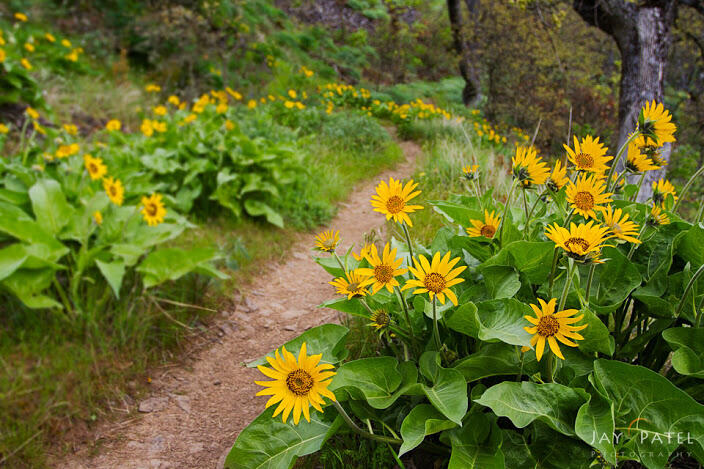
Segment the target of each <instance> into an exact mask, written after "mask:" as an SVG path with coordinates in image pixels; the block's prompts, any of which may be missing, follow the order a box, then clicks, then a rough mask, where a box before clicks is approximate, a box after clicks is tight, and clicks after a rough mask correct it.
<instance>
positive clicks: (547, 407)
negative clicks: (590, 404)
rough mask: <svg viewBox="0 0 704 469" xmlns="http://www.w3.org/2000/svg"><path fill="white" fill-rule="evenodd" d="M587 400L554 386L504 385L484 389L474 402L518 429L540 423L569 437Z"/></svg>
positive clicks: (584, 397) (565, 387) (584, 395)
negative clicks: (579, 411) (507, 419)
mask: <svg viewBox="0 0 704 469" xmlns="http://www.w3.org/2000/svg"><path fill="white" fill-rule="evenodd" d="M586 400H587V397H586V393H585V392H584V391H582V390H576V389H572V388H569V387H567V386H563V385H561V384H557V383H545V384H536V383H532V382H528V381H523V382H521V383H515V382H509V381H504V382H502V383H499V384H497V385H495V386H492V387H490V388H489V389H487V390H486V391H485V392H484V394H482V397H481V398H480V399H477V400H476V402H477V403H479V404H481V405H483V406H486V407H489V408H490V409H491V410H493V411H494V413H495V414H496V415H499V416H501V417H508V418H509V419H510V420H511V422H513V424H514V425H515V426H517V427H518V428H524V427H526V426H527V425H528V424H530V423H531V422H533V421H534V420H540V421H543V422H545V423H547V424H548V425H549V426H550V427H552V428H554V429H555V430H557V431H559V432H560V433H563V434H565V435H568V436H572V435H574V421H575V418H576V416H577V411H578V410H579V408H580V407H581V406H582V404H584V403H585V402H586Z"/></svg>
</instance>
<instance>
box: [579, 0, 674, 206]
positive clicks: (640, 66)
mask: <svg viewBox="0 0 704 469" xmlns="http://www.w3.org/2000/svg"><path fill="white" fill-rule="evenodd" d="M573 7H574V9H575V10H576V11H577V13H579V14H580V16H582V18H583V19H584V20H585V21H586V22H587V23H589V24H591V25H592V26H596V27H598V28H599V29H601V30H602V31H604V32H606V33H607V34H609V35H610V36H611V37H613V38H614V40H615V41H616V44H617V46H618V49H619V51H620V53H621V85H620V93H619V106H618V122H619V128H618V145H617V147H616V148H620V147H621V145H623V143H624V142H625V141H626V140H627V138H628V134H629V133H631V132H632V131H633V129H634V128H635V123H636V120H637V119H638V114H639V112H640V109H641V108H642V107H643V105H644V104H645V103H646V102H649V101H652V100H655V101H657V102H663V99H664V95H665V93H664V81H665V67H666V65H667V56H668V52H669V49H670V44H671V42H672V38H671V35H670V29H671V27H672V24H673V23H674V20H675V16H676V11H677V0H661V1H650V2H640V3H632V2H627V1H625V0H574V2H573ZM670 153H671V146H670V144H669V143H668V144H666V145H664V146H663V148H662V152H661V156H662V158H663V159H665V160H667V161H669V159H670ZM622 161H625V158H624V159H623V160H622ZM619 166H620V167H619V168H617V169H619V170H620V169H621V168H622V167H623V163H621V164H620V165H619ZM664 175H665V170H664V169H661V170H658V171H649V172H648V173H646V178H645V181H644V183H643V188H642V189H641V192H640V194H639V196H638V200H639V201H644V200H646V199H648V198H649V197H650V196H651V195H652V188H651V184H652V181H655V180H657V179H659V178H661V177H664Z"/></svg>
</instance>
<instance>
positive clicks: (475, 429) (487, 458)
mask: <svg viewBox="0 0 704 469" xmlns="http://www.w3.org/2000/svg"><path fill="white" fill-rule="evenodd" d="M445 434H446V435H448V436H449V438H450V444H451V445H452V454H451V455H450V463H449V464H448V466H447V467H448V469H475V468H476V469H504V468H505V467H507V466H506V465H505V462H504V453H503V452H502V451H501V449H500V447H501V442H502V435H501V429H500V428H499V426H498V425H497V424H496V417H495V416H493V415H488V414H483V413H473V414H470V415H469V417H467V420H466V421H465V422H464V426H463V427H462V428H458V429H455V430H451V431H448V432H446V433H445Z"/></svg>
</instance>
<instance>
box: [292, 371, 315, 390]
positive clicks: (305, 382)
mask: <svg viewBox="0 0 704 469" xmlns="http://www.w3.org/2000/svg"><path fill="white" fill-rule="evenodd" d="M313 384H314V383H313V377H312V376H311V375H310V374H308V372H307V371H304V370H301V369H298V370H294V371H292V372H290V373H289V374H288V376H286V387H288V389H289V390H290V391H291V392H292V393H294V394H296V395H298V396H305V395H307V394H308V391H310V390H311V388H312V387H313Z"/></svg>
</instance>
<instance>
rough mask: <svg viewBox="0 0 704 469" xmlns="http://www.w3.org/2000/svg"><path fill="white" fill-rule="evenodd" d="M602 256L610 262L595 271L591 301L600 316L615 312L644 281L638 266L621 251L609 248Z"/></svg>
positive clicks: (605, 249)
mask: <svg viewBox="0 0 704 469" xmlns="http://www.w3.org/2000/svg"><path fill="white" fill-rule="evenodd" d="M602 254H603V256H602V257H604V258H606V259H608V261H606V262H605V263H604V264H602V265H598V266H597V267H596V270H595V271H594V280H593V283H592V289H591V294H590V301H589V304H590V305H591V307H592V308H593V309H594V311H596V312H597V313H600V314H604V313H608V312H611V311H613V310H615V309H616V308H617V307H618V306H619V305H620V304H621V303H622V302H623V301H624V300H625V299H626V298H627V297H628V295H629V294H630V293H631V292H632V291H633V290H634V289H635V288H636V287H638V286H639V285H640V283H641V280H642V278H641V276H640V273H638V269H637V268H636V266H635V265H634V264H633V262H631V261H630V260H629V259H628V258H627V257H626V256H625V255H623V254H622V253H621V251H620V250H618V249H616V248H614V247H611V246H608V247H606V248H604V249H603V250H602Z"/></svg>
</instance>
